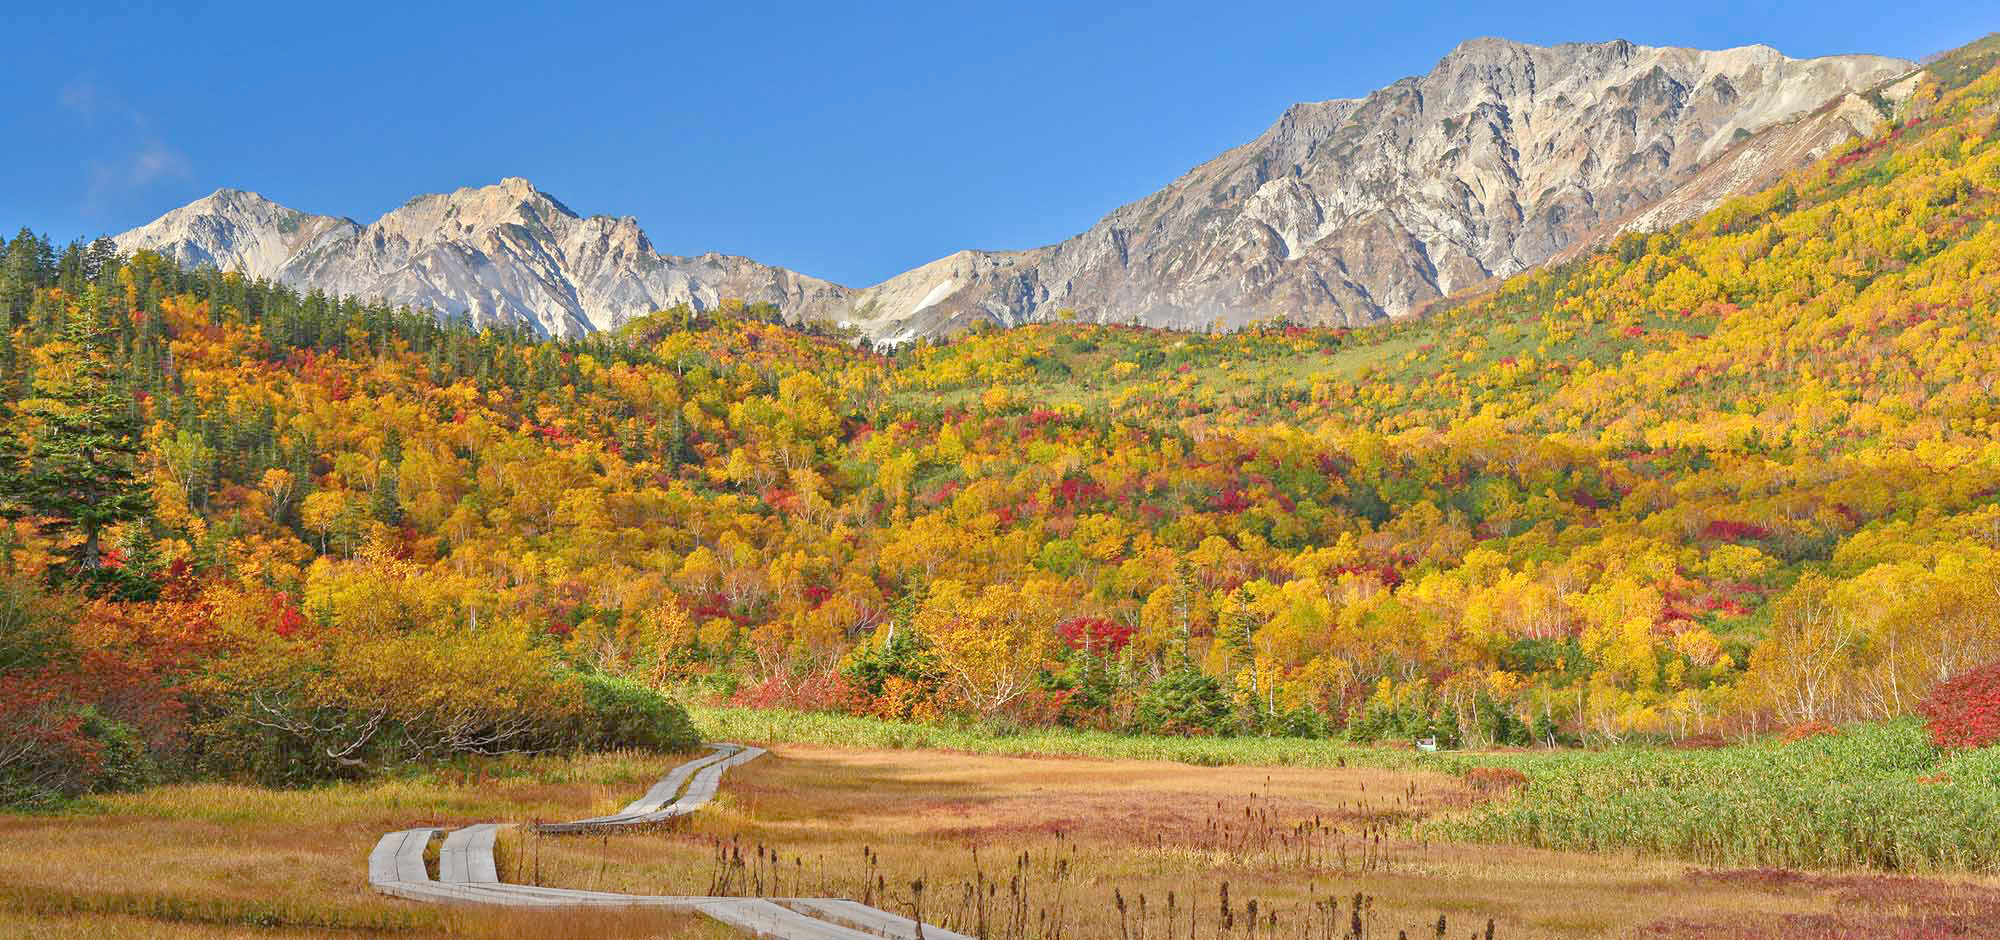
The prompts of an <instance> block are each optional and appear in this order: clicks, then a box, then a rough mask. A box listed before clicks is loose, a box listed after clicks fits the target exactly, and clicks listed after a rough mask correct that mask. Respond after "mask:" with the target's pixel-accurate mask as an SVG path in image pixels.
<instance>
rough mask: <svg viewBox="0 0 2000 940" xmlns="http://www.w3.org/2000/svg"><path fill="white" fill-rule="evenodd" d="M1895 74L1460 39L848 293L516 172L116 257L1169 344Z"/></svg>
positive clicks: (519, 299)
mask: <svg viewBox="0 0 2000 940" xmlns="http://www.w3.org/2000/svg"><path fill="white" fill-rule="evenodd" d="M1912 68H1913V65H1912V64H1911V63H1908V62H1904V61H1902V60H1898V59H1890V58H1885V57H1880V56H1832V57H1825V58H1816V59H1792V58H1787V57H1786V56H1784V55H1782V54H1780V53H1779V52H1778V51H1777V50H1775V49H1772V48H1771V47H1769V46H1744V47H1740V48H1736V49H1724V50H1719V51H1703V50H1697V49H1683V48H1672V47H1653V46H1643V45H1637V44H1634V43H1632V42H1629V41H1625V40H1617V41H1613V42H1600V43H1567V44H1562V45H1554V46H1536V45H1531V44H1528V43H1521V42H1515V41H1512V40H1507V39H1500V38H1493V37H1485V38H1479V39H1471V40H1467V41H1465V42H1463V43H1460V44H1459V45H1458V46H1457V47H1455V48H1453V49H1452V50H1451V52H1449V53H1448V54H1446V55H1445V56H1444V57H1443V58H1442V59H1441V60H1439V61H1438V63H1437V65H1436V66H1435V67H1434V68H1432V69H1431V70H1430V71H1429V72H1426V73H1424V74H1422V75H1416V76H1411V77H1409V78H1405V79H1402V80H1400V81H1397V82H1395V83H1393V84H1391V85H1389V86H1388V87H1386V88H1383V89H1381V90H1379V91H1376V92H1373V93H1371V94H1368V95H1366V96H1364V97H1360V98H1334V99H1329V100H1325V101H1316V102H1305V103H1301V104H1297V105H1293V106H1292V107H1290V108H1287V109H1285V111H1284V112H1283V113H1282V114H1281V115H1280V116H1279V117H1278V118H1277V120H1276V121H1275V123H1273V124H1272V125H1271V126H1270V128H1269V129H1268V130H1266V131H1265V132H1264V133H1263V134H1261V135H1259V136H1258V137H1257V138H1256V139H1255V140H1252V141H1250V142H1248V143H1246V144H1244V145H1242V146H1240V147H1237V148H1235V149H1232V150H1230V151H1228V152H1226V153H1224V154H1222V155H1220V156H1218V157H1216V158H1214V159H1213V160H1210V161H1208V162H1207V163H1204V164H1202V165H1201V166H1198V167H1195V168H1194V169H1192V170H1190V171H1189V172H1188V173H1187V174H1186V175H1184V176H1182V177H1181V178H1180V179H1178V180H1176V181H1174V182H1173V183H1172V184H1170V185H1169V186H1167V187H1166V188H1165V189H1162V190H1160V191H1159V192H1156V193H1153V194H1152V195H1149V196H1146V197H1144V198H1141V199H1139V200H1138V201H1136V202H1133V203H1131V204H1128V205H1126V206H1123V207H1121V208H1118V209H1116V210H1114V211H1112V212H1111V213H1110V214H1108V215H1106V216H1105V217H1104V218H1103V219H1101V220H1099V221H1098V223H1097V224H1095V225H1093V226H1091V228H1089V229H1088V230H1086V231H1084V232H1082V233H1080V234H1078V235H1076V236H1075V237H1072V238H1069V239H1066V240H1064V241H1062V242H1059V243H1057V244H1054V245H1048V246H1045V247H1041V248H1036V249H1032V250H1028V251H1010V252H980V251H961V252H957V253H954V254H951V255H949V256H947V257H945V258H941V259H939V260H937V261H934V262H931V263H929V264H925V265H921V266H919V267H916V268H913V269H911V270H910V271H907V272H905V273H903V274H900V275H897V276H896V277H893V278H890V279H889V280H887V281H885V282H883V283H881V284H877V285H875V286H873V287H867V288H862V289H850V288H845V287H841V286H838V285H834V284H830V283H828V282H826V281H823V280H819V279H817V278H812V277H807V276H805V275H801V274H797V273H795V272H792V271H787V270H784V269H782V268H775V267H771V266H769V265H763V264H758V263H757V262H754V261H750V260H748V259H743V258H735V257H730V256H726V255H719V254H714V253H707V254H700V255H696V256H693V257H679V256H674V255H667V254H661V253H659V252H658V251H656V250H655V249H654V247H653V245H652V244H651V242H650V241H649V240H648V239H647V237H646V234H645V232H644V231H643V230H642V229H641V228H640V226H639V224H638V223H637V221H635V220H633V219H631V218H629V217H611V216H590V217H584V216H581V215H579V214H578V213H576V212H574V211H572V210H571V209H570V208H569V207H567V206H565V205H563V204H562V203H561V202H560V201H558V200H556V199H555V198H554V197H552V196H549V195H548V194H546V193H544V192H542V191H541V190H539V189H537V188H536V187H535V186H534V184H533V183H531V182H529V181H528V180H526V179H524V178H521V177H508V178H505V179H502V180H500V181H499V182H498V183H494V184H491V185H485V186H474V187H466V188H462V189H457V190H453V191H451V192H448V193H440V194H434V195H429V196H420V197H418V198H416V199H412V200H411V201H409V202H408V203H406V204H404V205H403V206H401V207H398V208H397V209H395V210H394V211H392V212H389V213H388V214H386V215H384V216H382V217H381V218H380V219H377V220H376V221H374V222H373V223H370V224H369V225H367V226H366V227H365V228H364V227H362V226H360V225H356V224H355V223H353V222H351V221H348V220H346V219H340V218H335V217H332V216H315V215H308V214H306V213H301V212H297V211H295V210H291V209H286V208H285V207H283V206H280V205H278V204H276V203H274V202H271V201H269V200H266V199H264V198H263V197H261V196H258V195H256V194H255V193H248V192H242V191H237V190H220V191H218V192H216V193H215V194H213V195H211V196H208V197H205V198H203V199H201V200H197V201H196V202H194V203H191V204H189V205H188V206H185V207H182V208H180V209H176V210H174V211H173V212H169V213H168V214H167V215H165V216H162V217H161V218H160V219H159V220H157V221H155V222H153V223H152V224H150V225H147V226H144V227H142V228H138V229H134V230H132V231H130V232H127V233H125V234H124V235H121V236H118V241H119V244H120V246H121V247H122V248H125V249H128V250H130V249H133V248H152V249H155V250H159V251H162V252H165V253H168V254H171V255H174V256H175V257H178V258H180V259H181V260H183V261H186V262H190V263H196V264H215V265H217V266H219V267H224V268H232V269H236V270H241V271H244V272H245V273H249V274H254V275H259V276H266V277H275V278H278V279H280V280H283V281H286V282H287V283H292V284H298V285H310V286H315V287H320V288H323V289H326V290H330V291H334V292H338V293H346V294H361V295H369V296H378V297H383V298H387V299H390V300H393V301H401V302H407V303H411V304H419V305H424V306H428V307H431V308H433V309H436V310H437V311H439V312H440V313H442V314H444V315H448V316H466V317H470V318H472V319H474V320H477V321H480V322H520V323H527V324H530V325H531V326H533V327H534V328H535V329H537V330H539V331H541V332H544V333H547V334H550V335H573V334H576V333H582V332H587V331H590V330H600V329H608V328H612V327H615V326H617V325H618V324H620V323H622V322H624V321H625V320H626V319H629V318H630V317H632V316H636V315H640V314H644V313H647V312H650V311H652V310H656V309H660V308H664V307H668V306H672V305H674V304H678V303H690V304H694V305H696V306H710V305H713V304H716V303H719V302H720V301H721V300H722V299H724V298H738V299H743V300H747V301H753V302H758V301H761V302H771V303H776V304H779V305H780V306H781V307H782V308H784V310H785V311H786V315H787V316H788V317H791V318H794V319H819V320H826V321H832V322H839V323H848V324H852V325H854V326H856V327H858V328H860V329H861V330H863V331H864V332H866V333H867V334H869V335H871V336H874V337H876V338H878V339H882V340H888V341H904V340H908V339H913V338H918V337H924V336H935V335H941V334H944V333H949V332H951V331H953V330H957V329H961V328H963V327H965V326H967V325H969V324H972V323H976V322H981V321H986V322H993V323H999V324H1003V325H1013V324H1018V323H1024V322H1030V321H1035V320H1047V319H1052V318H1054V317H1055V316H1057V315H1058V314H1059V313H1060V312H1062V311H1064V310H1074V311H1076V312H1077V314H1078V315H1079V316H1082V317H1084V318H1087V319H1094V320H1100V321H1118V322H1128V321H1129V322H1138V323H1144V324H1149V325H1154V326H1165V327H1177V328H1208V327H1211V326H1217V325H1219V326H1222V327H1225V328H1226V327H1235V326H1241V325H1243V324H1245V323H1249V322H1253V321H1257V320H1264V319H1271V318H1276V317H1284V318H1288V319H1291V320H1293V321H1297V322H1306V323H1324V324H1342V325H1359V324H1364V323H1369V322H1374V321H1378V320H1381V319H1384V318H1390V317H1399V316H1406V315H1410V314H1412V313H1415V312H1417V311H1420V310H1421V309H1423V308H1424V307H1425V306H1426V305H1427V304H1430V303H1432V302H1434V301H1436V300H1438V299H1440V298H1442V297H1444V296H1447V295H1449V294H1452V293H1454V292H1457V291H1462V290H1465V289H1467V288H1469V287H1473V286H1475V285H1478V284H1481V283H1484V282H1486V281H1488V280H1490V279H1492V278H1496V277H1504V276H1507V275H1511V274H1514V273H1517V272H1519V271H1522V270H1525V269H1527V268H1529V267H1532V266H1534V265H1538V264H1541V263H1543V262H1545V261H1548V260H1549V259H1551V258H1553V257H1558V256H1562V255H1564V254H1565V253H1573V252H1575V251H1578V250H1581V248H1582V247H1583V246H1586V245H1589V244H1592V243H1594V241H1595V240H1598V239H1602V238H1606V237H1609V236H1610V235H1611V234H1615V233H1616V232H1617V231H1619V230H1620V229H1621V228H1625V227H1630V226H1638V227H1648V226H1656V225H1662V224H1669V223H1671V222H1672V221H1678V220H1680V219H1683V218H1686V217H1689V216H1690V215H1691V214H1698V213H1699V212H1701V211H1703V210H1705V209H1706V208H1707V207H1710V206H1713V205H1715V204H1717V203H1718V202H1720V201H1721V200H1722V199H1724V198H1727V197H1728V196H1731V195H1735V194H1738V193H1742V192H1748V191H1752V190H1754V189H1756V188H1760V187H1761V186H1762V185H1764V184H1765V183H1767V182H1768V181H1770V180H1772V179H1774V178H1775V176H1776V175H1777V174H1780V173H1782V172H1783V171H1784V170H1786V169H1789V168H1790V167H1793V166H1797V165H1799V164H1800V163H1803V162H1805V161H1807V160H1810V159H1813V158H1815V157H1817V156H1819V155H1821V154H1824V153H1825V152H1827V151H1828V150H1829V149H1831V148H1832V147H1835V146H1838V145H1839V144H1840V143H1843V142H1845V141H1846V140H1849V139H1852V138H1853V137H1854V136H1856V135H1860V134H1866V133H1869V132H1871V131H1872V129H1873V128H1874V126H1875V124H1876V122H1879V121H1880V120H1881V119H1882V118H1883V117H1885V116H1886V115H1885V114H1883V113H1882V112H1881V111H1880V110H1879V109H1878V105H1877V104H1876V103H1872V102H1893V101H1895V100H1900V98H1899V96H1900V95H1905V94H1907V93H1908V89H1909V87H1911V86H1910V85H1909V83H1907V82H1902V83H1900V84H1898V83H1897V80H1898V79H1899V77H1901V76H1905V75H1907V74H1908V73H1909V72H1910V71H1911V69H1912ZM1864 92H1870V94H1868V95H1865V96H1864V95H1863V93H1864Z"/></svg>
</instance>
